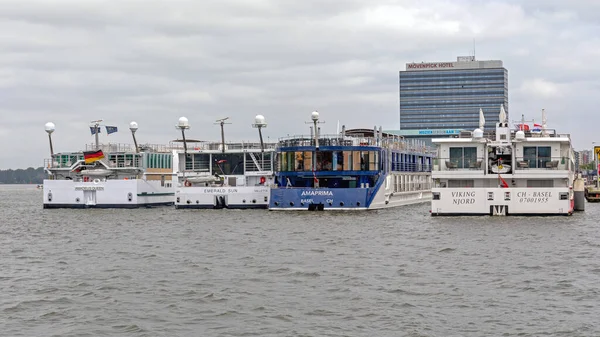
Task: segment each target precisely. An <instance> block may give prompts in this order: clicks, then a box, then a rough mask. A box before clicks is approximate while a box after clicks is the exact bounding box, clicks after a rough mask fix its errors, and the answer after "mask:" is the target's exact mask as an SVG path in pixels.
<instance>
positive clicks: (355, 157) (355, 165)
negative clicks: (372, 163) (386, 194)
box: [352, 151, 364, 171]
mask: <svg viewBox="0 0 600 337" xmlns="http://www.w3.org/2000/svg"><path fill="white" fill-rule="evenodd" d="M362 162H363V161H362V156H361V155H360V151H353V152H352V170H353V171H360V170H364V168H363V167H362V165H361V164H362Z"/></svg>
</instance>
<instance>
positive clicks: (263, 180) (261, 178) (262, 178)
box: [260, 176, 267, 185]
mask: <svg viewBox="0 0 600 337" xmlns="http://www.w3.org/2000/svg"><path fill="white" fill-rule="evenodd" d="M266 181H267V178H265V177H264V176H263V177H260V184H261V185H264V184H265V182H266Z"/></svg>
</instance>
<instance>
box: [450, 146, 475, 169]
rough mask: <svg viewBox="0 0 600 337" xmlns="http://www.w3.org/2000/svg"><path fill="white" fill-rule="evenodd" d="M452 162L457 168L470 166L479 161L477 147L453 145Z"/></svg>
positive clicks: (451, 151) (451, 150) (451, 149)
mask: <svg viewBox="0 0 600 337" xmlns="http://www.w3.org/2000/svg"><path fill="white" fill-rule="evenodd" d="M450 162H452V163H454V164H455V165H456V168H468V167H469V166H471V164H475V163H476V162H477V148H476V147H451V148H450Z"/></svg>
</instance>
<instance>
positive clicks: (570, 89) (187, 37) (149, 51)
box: [0, 0, 600, 169]
mask: <svg viewBox="0 0 600 337" xmlns="http://www.w3.org/2000/svg"><path fill="white" fill-rule="evenodd" d="M474 40H475V44H476V57H477V59H479V60H490V59H492V60H502V61H503V62H504V66H505V67H506V68H507V69H508V74H509V110H510V114H511V116H510V117H511V119H516V118H518V117H520V116H521V114H525V115H526V118H535V119H536V120H539V119H540V118H541V112H540V111H541V109H542V108H545V109H546V111H547V116H548V125H549V127H550V128H557V129H559V131H561V132H565V133H571V135H572V138H573V140H574V145H575V148H576V149H585V148H591V147H592V142H593V141H598V142H600V134H598V123H599V122H600V116H599V111H598V108H597V104H595V103H596V102H597V101H598V97H600V66H599V60H600V1H597V0H588V1H584V0H571V1H564V0H522V1H510V0H504V1H482V0H462V1H461V0H457V1H456V0H453V1H448V0H447V1H439V0H427V1H418V2H417V1H393V0H387V1H386V0H369V1H366V0H365V1H358V0H302V1H300V0H290V1H287V0H214V1H213V0H194V1H180V0H169V1H152V0H136V1H133V0H114V1H93V0H85V1H84V0H70V1H63V0H53V1H50V0H38V1H32V0H14V1H7V0H0V46H1V53H0V116H1V117H2V119H1V120H2V124H0V142H1V144H2V146H0V154H1V155H0V169H7V168H27V167H29V166H33V167H39V166H41V165H42V164H43V159H44V158H47V157H49V147H48V138H47V134H46V133H45V132H44V124H45V123H46V122H48V121H52V122H54V123H55V124H56V131H55V132H54V134H53V135H52V136H53V140H54V149H55V152H60V151H77V150H81V149H83V147H84V144H86V143H91V142H92V141H93V137H92V136H91V135H90V131H89V127H88V125H89V122H90V121H91V120H94V119H103V120H104V121H105V124H106V125H115V126H118V127H119V132H118V133H116V134H112V135H110V136H108V137H107V136H106V134H105V133H104V131H105V130H104V129H103V130H102V131H103V133H102V137H101V140H102V141H104V142H106V141H110V142H123V143H131V134H130V132H129V130H128V124H129V122H130V121H132V120H135V121H136V122H138V124H139V130H138V132H137V133H136V135H137V138H138V142H139V143H153V144H166V143H168V142H169V141H170V140H172V139H175V138H177V136H178V135H179V134H178V132H177V130H176V129H175V127H174V125H175V124H176V123H177V120H178V118H179V117H180V116H186V117H187V118H188V119H189V121H190V124H191V126H192V128H191V130H190V131H189V132H188V135H189V137H194V138H198V139H203V140H218V139H219V137H220V131H219V127H218V126H217V125H214V124H213V123H214V121H215V120H216V119H218V118H223V117H230V121H231V122H232V124H231V125H226V131H225V133H226V137H227V138H228V139H229V140H249V141H250V140H251V141H255V140H257V139H258V135H257V132H256V129H253V128H252V127H251V124H252V123H253V120H254V116H255V115H257V114H263V115H264V116H265V118H266V119H267V123H268V127H267V129H265V130H264V135H265V138H267V137H268V138H269V139H270V140H271V141H273V140H276V139H277V138H278V137H280V136H285V135H287V134H300V133H308V127H307V125H305V124H304V122H305V121H309V120H310V113H311V112H312V111H313V110H315V109H317V110H318V111H319V112H320V113H321V119H322V120H323V121H325V122H326V123H325V124H323V125H322V132H331V133H333V132H335V130H336V125H337V121H338V120H339V121H340V123H341V124H345V125H346V126H347V127H349V128H355V127H367V128H372V127H373V126H374V125H381V126H383V128H384V129H386V130H388V129H397V128H398V125H399V117H398V71H399V70H404V69H405V64H406V63H407V62H413V61H414V62H421V61H424V62H434V61H454V60H456V56H459V55H469V54H472V50H473V41H474Z"/></svg>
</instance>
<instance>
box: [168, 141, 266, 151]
mask: <svg viewBox="0 0 600 337" xmlns="http://www.w3.org/2000/svg"><path fill="white" fill-rule="evenodd" d="M186 145H187V150H188V151H207V150H209V151H222V150H223V143H221V142H213V141H198V142H189V141H186ZM276 145H277V144H276V143H270V142H268V143H263V148H264V149H265V150H274V149H275V147H276ZM169 147H170V149H171V150H177V151H183V150H184V146H183V141H181V140H175V141H171V142H170V143H169ZM260 149H261V144H260V142H243V141H242V142H225V150H226V151H236V150H238V151H243V150H260Z"/></svg>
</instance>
